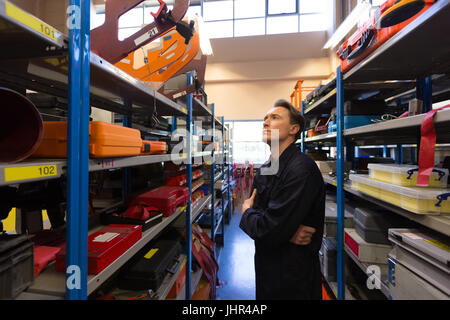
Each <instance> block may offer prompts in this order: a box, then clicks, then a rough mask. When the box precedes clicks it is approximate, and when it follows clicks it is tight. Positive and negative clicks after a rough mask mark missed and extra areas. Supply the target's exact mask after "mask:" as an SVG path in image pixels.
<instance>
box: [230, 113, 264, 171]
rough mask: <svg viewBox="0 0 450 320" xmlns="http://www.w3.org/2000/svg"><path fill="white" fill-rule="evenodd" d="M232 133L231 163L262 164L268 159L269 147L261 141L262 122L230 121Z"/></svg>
mask: <svg viewBox="0 0 450 320" xmlns="http://www.w3.org/2000/svg"><path fill="white" fill-rule="evenodd" d="M226 123H230V128H232V132H233V137H232V139H233V161H234V162H236V163H245V162H246V161H248V162H250V163H253V164H263V163H265V162H266V161H267V160H268V159H269V157H270V148H269V146H268V145H267V144H266V143H265V142H263V141H262V128H263V122H262V121H230V122H228V121H227V122H226Z"/></svg>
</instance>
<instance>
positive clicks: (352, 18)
mask: <svg viewBox="0 0 450 320" xmlns="http://www.w3.org/2000/svg"><path fill="white" fill-rule="evenodd" d="M371 8H372V5H371V4H370V2H368V1H367V0H362V1H361V2H359V3H358V4H357V6H356V7H355V8H354V9H353V10H352V12H351V13H350V14H349V15H348V16H347V18H345V20H344V21H343V22H342V23H341V24H340V25H339V27H338V28H337V29H336V31H335V32H334V33H333V35H332V36H331V37H330V39H328V41H327V43H325V45H324V46H323V49H328V48H332V47H335V46H336V45H338V44H339V42H341V40H342V39H343V38H344V37H345V36H346V35H347V33H349V32H350V30H351V29H352V28H353V27H354V26H355V25H356V24H357V23H358V21H359V19H360V17H361V16H364V15H367V13H368V11H369V10H370V9H371Z"/></svg>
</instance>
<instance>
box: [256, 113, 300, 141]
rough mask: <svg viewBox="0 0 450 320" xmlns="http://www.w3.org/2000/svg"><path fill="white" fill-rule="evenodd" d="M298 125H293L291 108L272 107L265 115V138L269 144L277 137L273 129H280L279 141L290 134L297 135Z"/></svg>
mask: <svg viewBox="0 0 450 320" xmlns="http://www.w3.org/2000/svg"><path fill="white" fill-rule="evenodd" d="M296 128H298V125H292V124H291V123H290V118H289V110H288V109H286V108H283V107H274V108H272V109H270V110H269V111H268V112H267V114H266V116H265V117H264V123H263V139H264V141H267V143H268V144H270V143H271V141H272V136H273V138H275V137H276V136H275V134H274V133H273V131H275V130H278V138H279V141H284V140H286V139H287V138H288V137H289V136H290V135H295V133H296Z"/></svg>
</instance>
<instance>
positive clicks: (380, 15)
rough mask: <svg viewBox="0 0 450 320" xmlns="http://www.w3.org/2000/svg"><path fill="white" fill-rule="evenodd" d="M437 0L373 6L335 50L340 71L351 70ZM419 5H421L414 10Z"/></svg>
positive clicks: (392, 2) (398, 2)
mask: <svg viewBox="0 0 450 320" xmlns="http://www.w3.org/2000/svg"><path fill="white" fill-rule="evenodd" d="M436 1H437V0H422V1H418V0H400V1H399V0H397V1H395V2H394V1H393V0H387V1H386V2H385V3H383V4H382V5H381V7H379V8H377V9H376V10H372V11H371V14H370V17H369V19H368V20H367V21H366V22H364V23H363V25H362V26H361V27H359V28H358V30H357V31H356V32H355V33H354V34H353V35H352V36H350V38H348V39H347V40H345V41H344V42H343V43H342V45H341V46H340V47H339V49H338V50H337V52H336V54H337V55H338V56H339V58H340V60H341V71H342V72H344V73H345V72H347V71H348V70H350V69H351V68H352V67H353V66H355V65H356V64H357V63H359V62H360V61H361V60H363V59H364V58H365V57H367V56H368V55H369V54H370V53H372V52H373V51H374V50H376V49H377V48H378V47H379V46H381V45H382V44H383V43H385V42H386V41H387V40H388V39H390V38H392V37H393V36H394V35H395V34H397V33H398V32H399V31H400V30H402V29H403V28H404V27H406V26H407V25H408V24H409V23H411V22H412V21H414V19H416V18H417V17H418V16H420V15H421V14H422V13H423V12H425V11H426V10H428V9H429V8H430V7H431V6H432V5H433V4H434V3H435V2H436ZM422 3H423V6H422ZM421 6H422V8H421V9H420V10H419V11H417V10H418V9H419V8H420V7H421ZM384 26H386V27H384Z"/></svg>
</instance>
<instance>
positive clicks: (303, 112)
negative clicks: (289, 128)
mask: <svg viewBox="0 0 450 320" xmlns="http://www.w3.org/2000/svg"><path fill="white" fill-rule="evenodd" d="M301 113H302V116H305V103H304V102H303V101H302V109H301ZM305 129H306V123H305V128H302V145H301V150H302V153H305V149H306V145H305V133H306V130H305Z"/></svg>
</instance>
